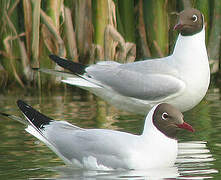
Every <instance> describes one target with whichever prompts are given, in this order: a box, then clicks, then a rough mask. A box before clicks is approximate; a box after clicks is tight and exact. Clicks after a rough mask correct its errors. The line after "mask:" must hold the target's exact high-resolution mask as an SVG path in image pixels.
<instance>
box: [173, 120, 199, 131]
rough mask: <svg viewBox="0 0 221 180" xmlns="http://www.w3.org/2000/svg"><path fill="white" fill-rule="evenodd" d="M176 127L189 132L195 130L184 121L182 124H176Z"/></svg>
mask: <svg viewBox="0 0 221 180" xmlns="http://www.w3.org/2000/svg"><path fill="white" fill-rule="evenodd" d="M177 127H179V128H182V129H186V130H188V131H191V132H194V131H195V130H194V129H193V127H192V126H191V125H189V124H187V123H185V122H184V123H183V124H177Z"/></svg>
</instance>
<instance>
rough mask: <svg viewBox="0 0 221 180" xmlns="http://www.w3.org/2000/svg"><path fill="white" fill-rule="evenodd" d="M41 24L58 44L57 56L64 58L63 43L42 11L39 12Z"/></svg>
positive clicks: (51, 22)
mask: <svg viewBox="0 0 221 180" xmlns="http://www.w3.org/2000/svg"><path fill="white" fill-rule="evenodd" d="M40 14H41V19H42V22H43V23H44V24H45V25H46V26H47V28H48V30H49V31H50V32H51V33H52V34H53V36H54V38H55V39H56V42H57V43H58V55H59V56H61V57H65V56H66V49H65V46H64V41H63V39H62V38H61V36H60V34H59V32H58V30H57V28H56V27H55V25H54V23H53V21H52V19H51V18H50V17H49V16H48V15H47V14H46V13H45V12H44V11H43V10H41V11H40Z"/></svg>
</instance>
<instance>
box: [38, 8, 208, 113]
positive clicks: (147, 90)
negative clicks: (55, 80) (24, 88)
mask: <svg viewBox="0 0 221 180" xmlns="http://www.w3.org/2000/svg"><path fill="white" fill-rule="evenodd" d="M194 16H197V17H198V20H199V23H198V22H197V21H195V20H192V18H193V17H194ZM196 20H197V19H196ZM180 21H182V25H181V24H178V25H177V26H176V28H180V29H181V33H180V34H179V36H178V39H177V41H176V45H175V48H174V51H173V53H172V55H170V56H168V57H163V58H158V59H149V60H144V61H138V62H133V63H127V64H120V63H117V62H114V61H102V62H99V63H97V64H95V65H90V66H84V65H81V64H78V63H74V62H72V61H68V60H65V59H62V58H59V57H57V56H55V55H51V56H50V58H51V59H52V60H53V61H55V62H56V63H57V64H58V65H60V66H62V67H64V68H65V69H68V70H70V71H71V72H72V73H73V74H72V75H71V74H67V75H64V74H62V76H64V77H65V79H64V80H62V81H63V82H65V83H68V84H71V85H76V86H79V87H81V88H83V89H87V90H89V91H91V92H92V93H94V94H96V95H97V96H99V97H101V98H103V99H105V100H106V101H107V102H109V103H110V104H112V105H114V106H116V107H118V108H120V109H123V110H126V111H131V112H135V113H140V114H146V113H147V112H148V111H149V110H150V109H151V108H152V107H153V106H154V105H156V104H158V103H161V102H166V103H170V104H172V105H174V106H175V107H177V108H178V109H179V110H181V111H182V112H184V111H187V110H189V109H191V108H193V107H194V106H196V105H197V104H198V103H199V102H200V101H201V100H202V99H203V97H204V96H205V94H206V92H207V89H208V86H209V81H210V69H209V63H208V57H207V51H206V47H205V27H204V25H203V17H202V14H201V13H200V12H199V11H198V10H195V9H191V10H189V11H188V10H185V11H183V13H180ZM192 21H193V22H192ZM195 22H196V23H198V24H194V23H195ZM185 25H186V26H185ZM189 29H190V30H189ZM189 31H190V32H189ZM188 33H191V34H188ZM40 70H41V69H40ZM42 71H44V72H48V73H51V71H47V70H46V71H45V70H42ZM54 73H55V74H58V75H60V73H59V72H54Z"/></svg>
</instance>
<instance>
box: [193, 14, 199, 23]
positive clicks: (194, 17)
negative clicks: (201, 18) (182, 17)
mask: <svg viewBox="0 0 221 180" xmlns="http://www.w3.org/2000/svg"><path fill="white" fill-rule="evenodd" d="M191 19H192V21H193V22H196V21H197V19H198V18H197V15H195V14H194V15H193V16H192V18H191Z"/></svg>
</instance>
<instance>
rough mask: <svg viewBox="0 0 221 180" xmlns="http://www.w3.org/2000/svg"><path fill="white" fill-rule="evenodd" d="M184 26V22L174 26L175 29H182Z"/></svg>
mask: <svg viewBox="0 0 221 180" xmlns="http://www.w3.org/2000/svg"><path fill="white" fill-rule="evenodd" d="M182 27H183V24H181V23H178V24H176V25H175V26H174V28H173V30H180V29H182Z"/></svg>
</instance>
